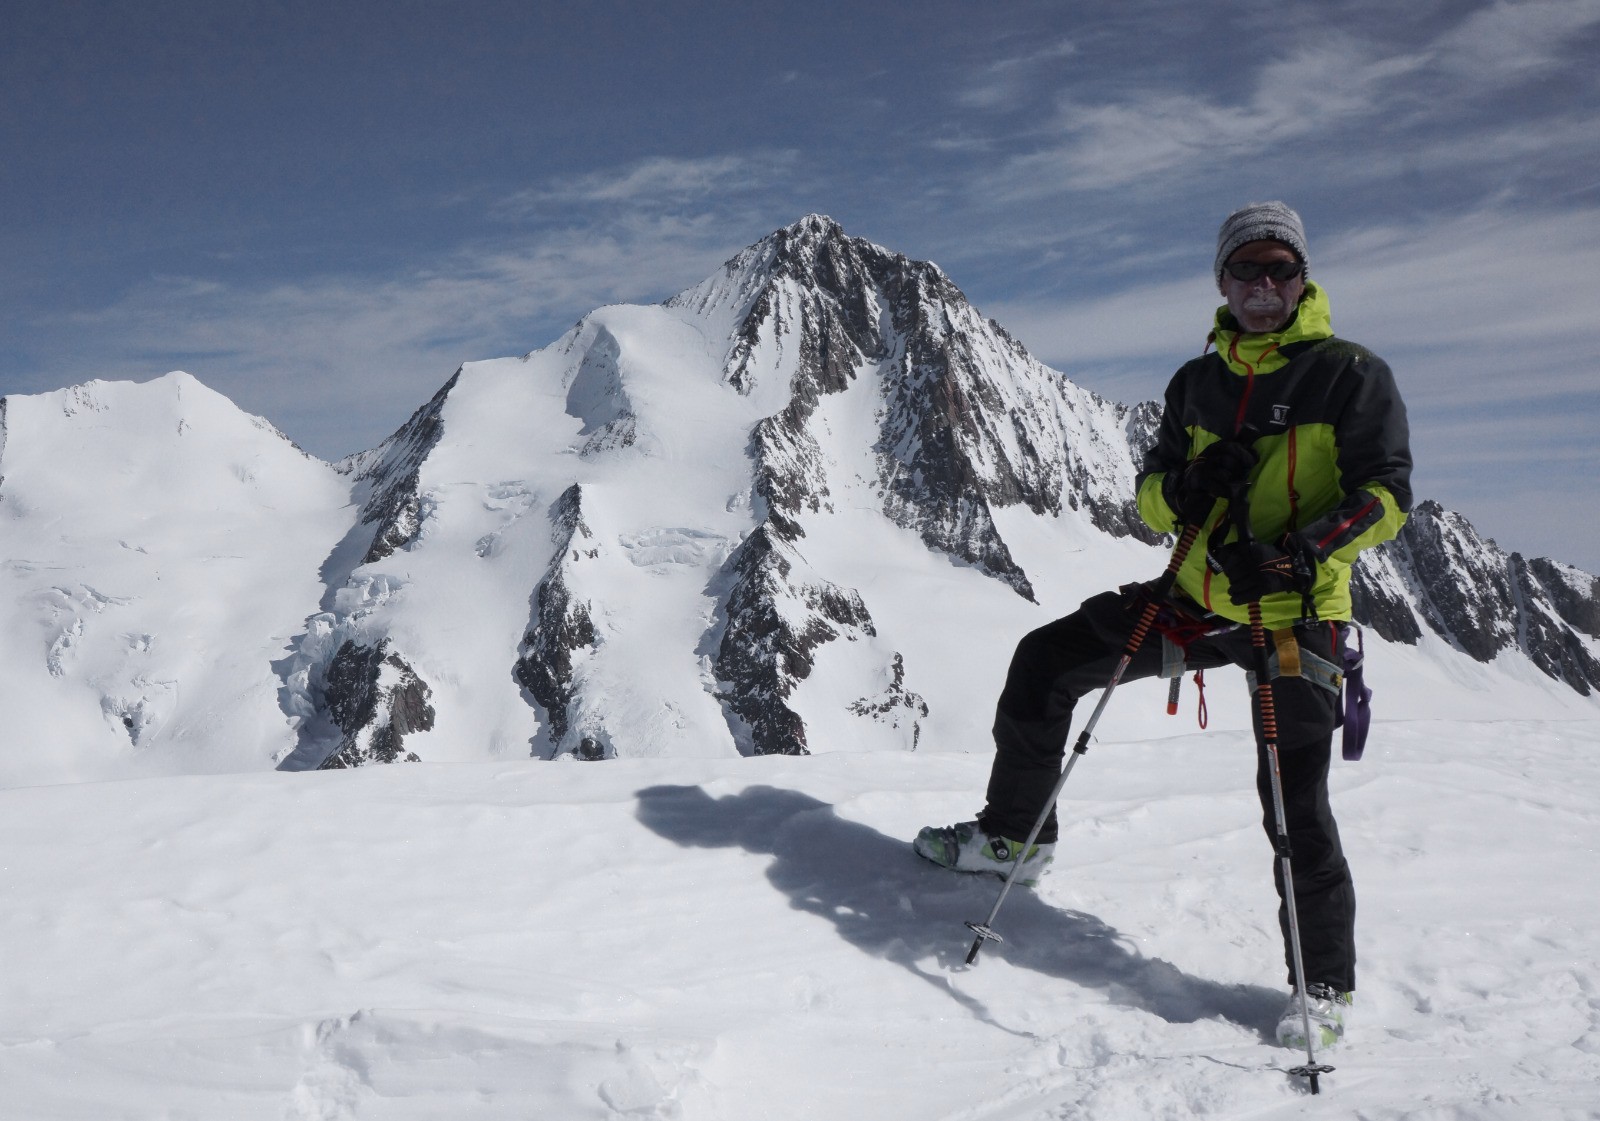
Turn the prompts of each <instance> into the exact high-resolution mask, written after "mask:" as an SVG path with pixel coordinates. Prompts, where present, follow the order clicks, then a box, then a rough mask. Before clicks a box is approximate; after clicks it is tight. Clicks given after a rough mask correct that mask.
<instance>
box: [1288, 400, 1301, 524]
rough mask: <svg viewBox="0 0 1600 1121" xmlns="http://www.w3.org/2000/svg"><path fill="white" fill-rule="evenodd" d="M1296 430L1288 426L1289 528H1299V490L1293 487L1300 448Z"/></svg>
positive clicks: (1292, 426)
mask: <svg viewBox="0 0 1600 1121" xmlns="http://www.w3.org/2000/svg"><path fill="white" fill-rule="evenodd" d="M1296 431H1298V430H1297V429H1296V428H1295V427H1294V425H1290V426H1289V528H1290V529H1299V528H1300V492H1299V491H1297V490H1295V489H1294V469H1295V465H1296V464H1297V463H1298V462H1299V459H1300V448H1299V445H1298V444H1297V442H1296V440H1295V433H1296Z"/></svg>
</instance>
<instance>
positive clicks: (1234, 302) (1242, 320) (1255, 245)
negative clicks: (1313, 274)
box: [1221, 241, 1306, 335]
mask: <svg viewBox="0 0 1600 1121" xmlns="http://www.w3.org/2000/svg"><path fill="white" fill-rule="evenodd" d="M1299 260H1300V258H1298V257H1296V256H1295V255H1294V250H1292V249H1290V248H1289V247H1288V246H1287V245H1285V244H1283V242H1281V241H1247V242H1245V243H1244V244H1243V245H1241V246H1239V248H1237V249H1235V250H1234V251H1233V255H1232V256H1230V257H1229V258H1228V265H1236V264H1241V263H1244V264H1255V265H1267V266H1271V265H1275V264H1278V263H1280V262H1287V263H1289V264H1297V263H1299ZM1257 271H1258V270H1257ZM1221 288H1222V295H1223V297H1224V298H1225V299H1226V300H1227V301H1228V310H1229V311H1231V312H1233V317H1234V318H1235V319H1237V320H1238V321H1239V326H1240V327H1242V328H1243V329H1244V330H1245V332H1246V333H1247V334H1252V335H1259V334H1265V333H1267V332H1270V331H1276V330H1277V329H1278V328H1280V327H1282V326H1283V325H1284V324H1285V323H1287V322H1288V321H1289V317H1290V316H1292V315H1293V314H1294V309H1295V308H1296V307H1297V306H1299V303H1300V296H1301V293H1303V292H1304V291H1305V290H1306V278H1305V270H1303V269H1302V270H1301V271H1300V272H1298V273H1296V274H1295V275H1294V276H1292V277H1290V278H1289V279H1288V280H1274V279H1272V277H1271V276H1269V275H1268V274H1267V273H1265V272H1263V273H1261V275H1259V276H1257V277H1255V278H1254V279H1252V280H1239V279H1237V278H1236V277H1234V276H1233V275H1232V274H1231V273H1230V272H1229V271H1228V268H1227V266H1226V265H1225V266H1223V269H1222V284H1221Z"/></svg>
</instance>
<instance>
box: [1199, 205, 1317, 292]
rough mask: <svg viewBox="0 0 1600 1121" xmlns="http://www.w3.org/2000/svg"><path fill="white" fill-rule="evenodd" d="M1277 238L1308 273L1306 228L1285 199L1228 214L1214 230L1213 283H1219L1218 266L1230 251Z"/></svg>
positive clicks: (1220, 271) (1226, 260)
mask: <svg viewBox="0 0 1600 1121" xmlns="http://www.w3.org/2000/svg"><path fill="white" fill-rule="evenodd" d="M1251 241H1281V242H1283V243H1284V244H1285V245H1287V246H1288V247H1289V248H1290V249H1292V250H1294V255H1295V256H1296V257H1299V258H1300V263H1301V264H1302V265H1304V266H1305V267H1306V273H1307V274H1309V273H1310V272H1311V255H1310V254H1309V253H1308V252H1307V251H1306V228H1305V226H1304V225H1303V224H1302V223H1301V221H1300V215H1298V214H1296V213H1295V212H1294V211H1293V210H1291V209H1290V208H1289V204H1288V203H1285V202H1253V203H1251V204H1250V205H1249V206H1242V207H1240V208H1239V209H1238V210H1235V211H1234V212H1233V213H1232V214H1230V215H1228V217H1227V220H1226V221H1224V222H1223V223H1222V228H1221V229H1220V230H1218V231H1217V259H1216V261H1215V262H1213V264H1212V270H1211V271H1212V272H1213V273H1215V274H1216V278H1217V283H1218V284H1219V285H1220V284H1221V283H1222V266H1223V265H1225V264H1227V263H1228V258H1229V257H1231V256H1233V251H1234V250H1235V249H1237V248H1239V246H1241V245H1244V244H1245V243H1246V242H1251Z"/></svg>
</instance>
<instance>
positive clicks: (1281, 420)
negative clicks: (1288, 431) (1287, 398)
mask: <svg viewBox="0 0 1600 1121" xmlns="http://www.w3.org/2000/svg"><path fill="white" fill-rule="evenodd" d="M1272 423H1273V424H1281V425H1287V424H1288V423H1289V406H1288V405H1274V406H1272Z"/></svg>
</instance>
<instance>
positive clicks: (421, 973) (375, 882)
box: [0, 721, 1600, 1121]
mask: <svg viewBox="0 0 1600 1121" xmlns="http://www.w3.org/2000/svg"><path fill="white" fill-rule="evenodd" d="M1597 747H1600V726H1597V725H1596V724H1594V723H1593V722H1571V723H1540V722H1531V721H1522V722H1510V721H1508V722H1501V723H1496V724H1474V723H1451V722H1434V721H1429V722H1380V723H1379V724H1378V725H1377V727H1376V728H1375V730H1374V735H1373V744H1372V745H1371V746H1370V747H1369V751H1368V756H1367V758H1366V759H1365V760H1363V761H1362V762H1361V763H1359V764H1345V763H1336V764H1335V771H1334V781H1333V787H1334V798H1335V805H1336V808H1337V809H1338V811H1339V814H1340V822H1341V827H1342V830H1343V832H1344V836H1345V842H1346V846H1347V849H1348V850H1349V852H1350V856H1351V860H1352V864H1353V866H1354V868H1355V873H1356V879H1357V886H1358V891H1359V893H1360V898H1361V918H1360V923H1359V932H1360V938H1361V949H1362V962H1361V979H1360V986H1359V995H1358V1001H1357V1014H1358V1018H1357V1021H1356V1026H1355V1029H1354V1034H1353V1037H1352V1039H1351V1041H1350V1042H1349V1043H1348V1044H1347V1045H1346V1046H1345V1047H1344V1048H1342V1049H1340V1050H1338V1051H1335V1052H1333V1053H1332V1054H1331V1055H1330V1056H1329V1059H1330V1061H1331V1062H1332V1063H1333V1064H1334V1065H1335V1066H1336V1067H1337V1068H1338V1070H1337V1071H1336V1073H1334V1074H1333V1075H1330V1076H1328V1078H1327V1079H1326V1080H1325V1082H1324V1094H1323V1095H1322V1096H1321V1097H1319V1098H1310V1097H1308V1096H1307V1095H1306V1094H1305V1093H1304V1091H1303V1089H1301V1088H1297V1085H1296V1083H1295V1082H1294V1081H1292V1080H1290V1079H1289V1078H1288V1077H1287V1076H1285V1075H1284V1074H1282V1073H1281V1070H1282V1069H1283V1068H1285V1067H1287V1066H1289V1065H1292V1064H1293V1062H1294V1061H1295V1057H1294V1056H1293V1055H1291V1054H1289V1053H1287V1052H1284V1051H1283V1050H1281V1049H1279V1048H1277V1047H1275V1046H1272V1045H1271V1044H1270V1043H1269V1042H1268V1040H1267V1037H1268V1033H1269V1032H1270V1030H1271V1026H1272V1023H1273V1022H1274V1020H1275V1018H1276V1015H1277V1012H1278V1010H1279V1008H1280V1007H1281V1004H1282V1002H1283V999H1284V991H1285V990H1284V985H1283V983H1282V974H1283V965H1282V962H1281V952H1280V949H1279V945H1278V938H1277V932H1276V928H1275V920H1274V915H1273V907H1274V900H1273V897H1272V890H1271V882H1270V865H1271V851H1270V848H1269V846H1268V845H1267V843H1266V841H1265V839H1264V838H1263V836H1262V835H1261V832H1260V827H1259V810H1258V808H1257V807H1256V805H1255V799H1254V795H1253V791H1252V790H1251V787H1250V774H1251V767H1252V762H1251V749H1250V747H1249V744H1248V741H1247V739H1246V738H1245V737H1243V736H1242V735H1241V734H1239V733H1237V732H1231V731H1219V732H1212V733H1208V734H1205V735H1191V736H1185V737H1179V738H1174V739H1168V740H1165V741H1161V742H1156V743H1131V742H1125V743H1104V744H1098V745H1096V746H1095V747H1094V748H1093V749H1092V750H1091V752H1090V754H1089V755H1088V756H1087V757H1086V759H1085V760H1084V762H1083V764H1082V765H1080V766H1079V767H1078V768H1077V770H1075V771H1074V774H1073V778H1072V781H1071V783H1069V785H1068V788H1067V791H1066V796H1065V798H1064V801H1063V839H1062V843H1061V844H1060V846H1059V847H1058V850H1057V862H1056V865H1055V867H1054V869H1053V870H1052V872H1051V873H1050V875H1048V876H1047V877H1046V878H1045V880H1044V882H1043V884H1042V886H1041V888H1040V890H1039V891H1038V892H1026V891H1018V892H1014V893H1013V894H1012V896H1011V898H1010V899H1008V901H1007V904H1006V909H1005V910H1003V911H1002V912H1001V915H1000V918H999V920H998V923H997V925H998V928H999V929H1000V931H1001V933H1002V934H1003V935H1004V936H1005V939H1006V941H1005V943H1004V944H1003V945H1000V946H993V945H991V946H989V947H988V948H986V949H985V950H984V953H983V957H982V958H981V959H980V961H979V963H978V965H977V966H976V967H975V968H971V969H967V968H964V967H963V966H962V959H963V958H964V956H965V953H966V950H967V947H968V945H969V943H970V934H969V932H968V931H967V930H966V928H965V927H964V926H963V925H962V924H963V922H964V921H965V920H967V919H981V918H982V917H984V915H986V914H987V912H988V909H989V907H990V905H991V904H992V902H993V900H994V897H995V894H996V892H997V890H998V888H999V881H997V880H993V879H988V878H982V879H979V878H969V877H965V876H958V875H955V874H952V873H948V872H945V871H942V870H940V869H937V868H934V867H932V866H931V865H928V864H926V863H924V862H922V861H920V860H919V859H917V858H916V857H915V856H914V855H912V854H911V852H910V849H909V845H908V843H907V842H908V841H909V838H910V837H911V836H912V834H913V833H914V832H915V830H916V829H917V828H918V827H919V826H921V825H924V824H930V823H936V822H946V821H952V820H958V819H960V818H963V817H968V816H970V815H971V813H972V812H973V811H974V810H975V809H976V807H977V803H978V801H979V800H980V799H981V790H982V785H983V781H984V778H985V775H986V772H987V758H986V757H984V756H982V755H970V756H963V755H955V754H944V755H929V754H925V753H921V752H918V753H912V754H903V753H872V754H842V753H840V754H829V755H818V756H815V757H812V758H804V759H795V758H771V757H769V758H759V759H677V760H671V761H667V760H654V759H650V760H615V761H610V762H606V763H602V764H594V765H588V764H580V763H576V762H560V763H555V764H549V763H539V762H536V761H527V762H501V763H478V764H422V765H409V766H406V765H402V766H394V767H382V768H380V767H373V768H362V769H360V770H357V771H352V772H318V773H306V774H279V773H267V774H248V775H226V776H222V775H218V776H196V777H175V778H165V779H148V780H137V781H127V782H112V783H95V784H79V785H71V786H58V787H45V788H34V789H27V790H6V791H0V833H3V838H4V847H3V851H4V853H5V854H6V856H5V860H4V862H3V866H0V891H3V892H4V897H5V898H6V899H7V900H8V907H7V908H5V909H4V910H3V911H0V960H4V961H6V962H7V969H6V970H5V971H4V973H3V974H0V1084H3V1085H4V1086H5V1087H6V1098H7V1108H6V1113H7V1115H8V1116H15V1117H18V1118H46V1117H48V1118H51V1119H72V1118H85V1119H88V1118H94V1119H95V1121H103V1119H113V1118H140V1119H144V1118H151V1117H166V1118H215V1117H229V1118H240V1119H249V1118H258V1117H259V1118H272V1119H275V1121H276V1119H282V1118H291V1119H296V1121H298V1119H308V1118H314V1119H318V1121H325V1119H334V1118H338V1119H347V1118H348V1119H357V1118H382V1119H385V1121H389V1119H401V1121H404V1119H407V1118H419V1119H420V1118H436V1117H440V1116H470V1117H474V1118H480V1117H482V1118H501V1117H505V1118H511V1117H517V1118H526V1117H529V1116H540V1117H546V1116H548V1117H561V1118H577V1119H583V1118H685V1119H693V1121H702V1119H704V1121H744V1119H752V1118H772V1119H788V1118H795V1119H799V1118H812V1117H822V1116H834V1115H841V1114H846V1113H847V1114H848V1115H852V1116H872V1117H874V1118H882V1119H885V1121H895V1119H899V1118H906V1119H908V1121H910V1119H913V1118H916V1119H925V1118H942V1119H946V1121H953V1119H958V1118H959V1119H980V1118H981V1119H997V1118H1006V1119H1018V1121H1020V1119H1024V1118H1029V1119H1031V1118H1085V1119H1087V1118H1096V1119H1122V1118H1127V1119H1129V1121H1131V1119H1134V1118H1178V1117H1194V1116H1212V1117H1226V1118H1236V1117H1244V1116H1250V1117H1262V1118H1275V1117H1284V1118H1287V1117H1300V1116H1337V1117H1362V1118H1384V1119H1398V1118H1415V1119H1423V1118H1427V1119H1430V1121H1435V1119H1439V1118H1446V1119H1494V1121H1500V1119H1507V1121H1509V1119H1511V1118H1518V1119H1522V1118H1535V1119H1544V1118H1563V1119H1568V1118H1580V1117H1595V1116H1600V1112H1597V1099H1596V1097H1595V1094H1594V1087H1595V1086H1596V1085H1597V1084H1600V994H1597V992H1596V988H1595V985H1594V981H1593V975H1594V970H1595V965H1596V962H1597V960H1600V922H1597V919H1600V914H1597V911H1600V905H1597V904H1596V901H1595V898H1594V896H1593V892H1592V889H1590V888H1588V887H1587V885H1589V884H1590V883H1592V872H1593V862H1594V856H1595V852H1596V846H1597V844H1600V813H1597V811H1596V810H1595V808H1594V807H1595V805H1596V798H1595V795H1596V793H1597V792H1600V762H1597V761H1596V760H1597V758H1600V757H1597V756H1596V754H1595V750H1596V748H1597Z"/></svg>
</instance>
